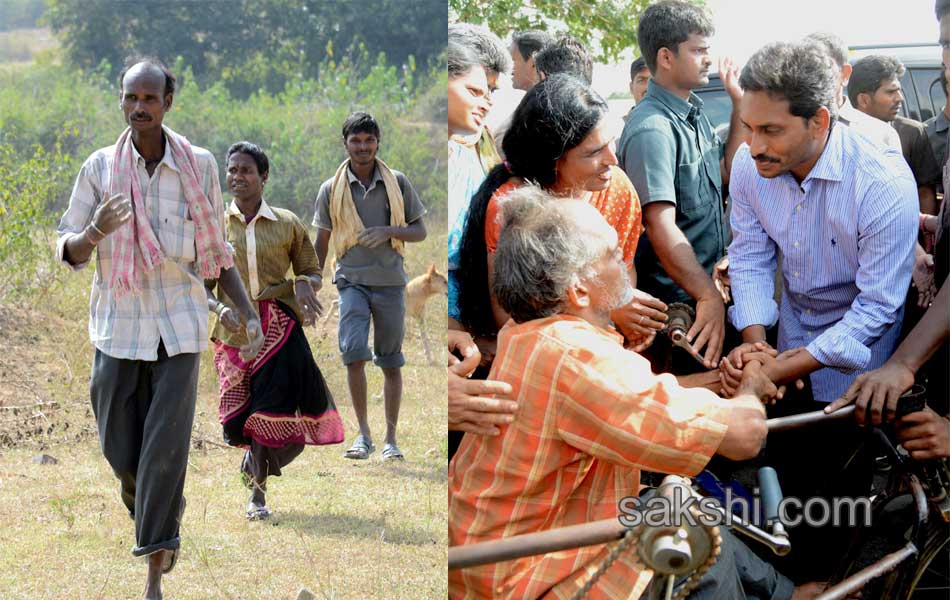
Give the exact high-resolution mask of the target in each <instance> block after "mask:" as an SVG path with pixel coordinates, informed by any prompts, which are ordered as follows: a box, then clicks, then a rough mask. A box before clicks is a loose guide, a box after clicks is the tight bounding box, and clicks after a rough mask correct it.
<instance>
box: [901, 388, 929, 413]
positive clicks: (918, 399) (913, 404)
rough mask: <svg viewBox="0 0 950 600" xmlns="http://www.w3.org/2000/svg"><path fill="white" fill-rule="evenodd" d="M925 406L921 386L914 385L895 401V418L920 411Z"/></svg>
mask: <svg viewBox="0 0 950 600" xmlns="http://www.w3.org/2000/svg"><path fill="white" fill-rule="evenodd" d="M925 404H926V402H925V399H924V388H923V386H921V385H915V386H913V387H912V388H910V389H909V390H907V393H905V394H904V395H903V396H901V397H900V398H898V399H897V418H898V419H899V418H901V417H904V416H907V415H909V414H910V413H915V412H919V411H922V410H924V405H925Z"/></svg>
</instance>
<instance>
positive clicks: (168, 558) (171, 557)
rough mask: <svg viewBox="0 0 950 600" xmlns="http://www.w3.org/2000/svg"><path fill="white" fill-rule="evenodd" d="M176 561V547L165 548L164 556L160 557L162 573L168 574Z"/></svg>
mask: <svg viewBox="0 0 950 600" xmlns="http://www.w3.org/2000/svg"><path fill="white" fill-rule="evenodd" d="M177 562H178V548H175V549H174V550H165V556H164V557H163V558H162V575H168V574H169V573H171V572H172V569H174V568H175V563H177Z"/></svg>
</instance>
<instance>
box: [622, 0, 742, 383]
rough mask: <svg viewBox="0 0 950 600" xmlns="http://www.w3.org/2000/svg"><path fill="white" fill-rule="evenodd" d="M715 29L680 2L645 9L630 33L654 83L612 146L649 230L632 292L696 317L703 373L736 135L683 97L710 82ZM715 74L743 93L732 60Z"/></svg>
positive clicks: (658, 360) (658, 354)
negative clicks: (721, 134) (680, 306)
mask: <svg viewBox="0 0 950 600" xmlns="http://www.w3.org/2000/svg"><path fill="white" fill-rule="evenodd" d="M713 33H714V28H713V25H712V21H711V20H710V18H709V15H708V14H707V13H706V12H704V11H703V10H702V9H700V8H698V7H696V6H694V5H692V4H688V3H686V2H680V1H673V2H662V3H659V4H654V5H651V6H650V7H648V8H647V9H646V11H644V13H643V15H642V16H641V18H640V24H639V27H638V29H637V37H638V41H639V43H640V49H641V51H642V52H643V57H644V59H646V64H647V66H648V67H649V69H650V71H651V72H652V73H653V80H652V81H651V82H650V83H649V85H648V88H647V93H646V95H645V96H644V97H643V100H642V102H640V103H639V105H638V106H637V109H636V110H635V111H633V112H632V113H631V114H630V116H629V117H628V119H627V122H626V125H625V126H624V130H623V134H622V135H621V136H620V140H619V141H618V143H617V151H618V158H619V159H620V164H621V166H623V168H624V170H625V171H626V172H627V175H628V176H629V177H630V180H631V181H632V182H633V185H634V187H635V188H636V190H637V194H638V195H639V197H640V203H641V204H642V206H643V224H644V226H645V228H646V233H647V236H646V237H643V238H641V240H640V245H639V247H638V248H637V255H636V259H635V263H636V267H637V286H638V287H639V288H640V289H642V290H643V291H644V292H646V293H648V294H652V295H653V296H656V297H657V298H659V299H660V300H662V301H663V302H666V303H667V304H669V303H671V302H688V303H690V304H695V307H696V321H695V323H694V325H693V327H692V329H691V330H690V331H689V332H688V336H687V337H688V339H689V341H690V343H691V344H692V348H693V352H694V353H696V354H697V355H699V353H700V351H702V350H703V348H705V352H704V354H703V356H702V357H701V358H702V360H703V361H704V362H705V364H706V366H707V367H709V368H712V367H715V366H716V365H717V364H718V362H719V356H720V354H721V352H722V345H723V339H724V333H725V322H724V321H725V307H724V304H723V299H722V296H721V295H720V293H719V291H718V290H717V289H716V286H715V285H714V283H713V280H712V278H711V277H710V273H711V272H712V270H713V266H714V265H715V264H716V262H717V261H718V260H719V259H721V258H722V257H723V255H724V253H725V247H726V243H727V238H728V229H727V225H726V222H725V219H724V217H723V201H722V188H723V185H725V184H726V183H727V182H728V178H729V168H730V162H731V159H732V155H733V154H735V150H736V148H738V146H739V143H740V140H739V135H740V133H741V131H740V130H741V127H740V124H739V122H738V119H737V117H736V112H735V110H733V115H732V119H731V123H730V128H729V132H730V133H729V138H728V140H727V141H726V143H725V145H723V143H722V142H721V141H720V139H719V138H718V137H717V136H716V133H715V131H714V130H713V127H712V124H711V123H710V122H709V118H708V117H707V116H706V115H705V113H703V110H702V108H703V102H702V100H700V99H699V97H697V96H696V95H695V94H693V93H692V91H691V90H693V89H694V88H698V87H700V86H702V85H705V84H706V83H708V82H709V77H708V72H709V68H710V66H711V61H710V59H709V56H708V52H709V43H708V41H707V39H708V38H709V37H710V36H712V35H713ZM721 77H722V82H723V84H724V86H725V88H726V91H727V92H728V93H729V96H730V98H731V99H732V101H733V105H736V104H737V103H738V99H739V98H740V97H741V95H742V91H741V89H740V88H739V86H738V83H737V75H736V73H735V70H734V69H733V68H732V66H731V64H727V65H726V68H725V69H723V72H722V73H721ZM667 349H668V346H666V342H665V340H664V339H663V338H661V337H658V338H657V341H656V342H654V345H653V347H651V348H650V349H648V351H647V352H646V353H645V355H647V356H649V357H650V359H651V362H652V363H653V366H654V369H663V368H664V365H663V363H664V362H665V355H666V354H667ZM690 360H692V359H690ZM684 366H685V365H684ZM697 366H698V365H697ZM673 369H674V372H677V371H678V370H679V369H678V368H677V367H676V366H675V365H674V366H673Z"/></svg>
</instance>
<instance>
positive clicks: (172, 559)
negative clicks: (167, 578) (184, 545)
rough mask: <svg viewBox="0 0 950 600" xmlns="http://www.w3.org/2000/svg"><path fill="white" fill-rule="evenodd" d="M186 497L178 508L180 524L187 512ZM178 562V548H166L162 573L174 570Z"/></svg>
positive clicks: (165, 573)
mask: <svg viewBox="0 0 950 600" xmlns="http://www.w3.org/2000/svg"><path fill="white" fill-rule="evenodd" d="M186 504H187V502H186V501H185V497H184V496H182V497H181V507H180V508H179V509H178V524H179V525H181V518H182V517H183V516H184V514H185V505H186ZM177 562H178V548H175V549H174V550H165V556H164V557H163V558H162V574H164V575H167V574H168V573H171V572H172V569H174V568H175V563H177Z"/></svg>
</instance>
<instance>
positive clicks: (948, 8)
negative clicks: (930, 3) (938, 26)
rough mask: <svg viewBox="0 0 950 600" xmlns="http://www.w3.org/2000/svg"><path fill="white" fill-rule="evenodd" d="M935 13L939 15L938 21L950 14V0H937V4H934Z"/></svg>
mask: <svg viewBox="0 0 950 600" xmlns="http://www.w3.org/2000/svg"><path fill="white" fill-rule="evenodd" d="M934 14H936V15H937V20H938V21H939V20H940V19H942V18H944V17H945V16H947V15H950V0H937V4H935V5H934Z"/></svg>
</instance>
